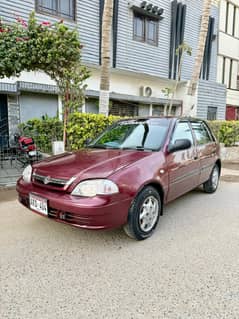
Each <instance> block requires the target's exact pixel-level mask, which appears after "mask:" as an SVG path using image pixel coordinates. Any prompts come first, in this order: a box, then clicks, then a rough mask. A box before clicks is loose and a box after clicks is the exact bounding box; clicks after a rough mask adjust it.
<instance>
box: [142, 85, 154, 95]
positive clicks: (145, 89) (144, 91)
mask: <svg viewBox="0 0 239 319" xmlns="http://www.w3.org/2000/svg"><path fill="white" fill-rule="evenodd" d="M139 90H140V96H145V97H150V96H151V95H152V93H153V90H152V88H151V87H150V86H141V87H140V89H139Z"/></svg>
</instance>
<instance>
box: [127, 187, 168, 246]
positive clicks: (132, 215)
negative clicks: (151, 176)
mask: <svg viewBox="0 0 239 319" xmlns="http://www.w3.org/2000/svg"><path fill="white" fill-rule="evenodd" d="M161 210H162V204H161V198H160V196H159V193H158V192H157V190H156V189H155V188H154V187H151V186H147V187H145V188H144V189H143V190H142V191H141V192H140V193H139V194H138V195H137V197H136V198H135V199H134V201H133V203H132V205H131V207H130V209H129V215H128V223H127V224H126V225H125V226H124V231H125V233H126V234H127V235H128V236H129V237H131V238H134V239H137V240H143V239H146V238H148V237H150V236H151V235H152V233H153V231H154V230H155V228H156V226H157V224H158V221H159V217H160V214H161Z"/></svg>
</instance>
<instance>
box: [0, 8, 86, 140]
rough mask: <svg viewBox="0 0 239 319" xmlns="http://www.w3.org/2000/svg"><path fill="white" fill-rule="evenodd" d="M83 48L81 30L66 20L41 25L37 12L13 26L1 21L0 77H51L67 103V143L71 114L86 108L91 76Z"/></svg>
mask: <svg viewBox="0 0 239 319" xmlns="http://www.w3.org/2000/svg"><path fill="white" fill-rule="evenodd" d="M81 48H82V46H81V44H80V41H79V34H78V32H77V30H71V29H69V28H68V27H67V26H66V25H64V24H63V21H62V20H61V21H59V22H57V23H53V24H51V23H50V22H48V21H43V22H41V23H38V22H37V20H36V18H35V13H34V12H32V13H31V14H30V17H29V20H28V22H26V21H24V20H23V19H22V18H20V17H18V18H17V19H16V22H15V23H13V24H11V25H8V24H6V23H4V22H3V21H1V20H0V78H3V77H5V76H7V77H10V76H19V75H20V74H21V72H22V71H23V70H25V71H37V70H42V71H44V72H45V73H46V74H48V75H49V76H50V77H51V78H52V79H53V80H54V81H55V82H56V83H57V85H58V87H59V93H60V95H61V98H62V100H63V102H64V133H63V139H64V141H66V126H67V121H68V115H69V114H70V112H72V111H75V110H78V109H79V107H80V106H81V105H82V101H83V98H84V89H85V85H84V84H83V82H84V80H85V79H86V78H88V77H89V72H88V70H87V69H86V67H85V66H83V65H82V64H81ZM61 139H62V138H61Z"/></svg>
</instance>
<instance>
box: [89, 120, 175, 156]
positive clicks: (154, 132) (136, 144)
mask: <svg viewBox="0 0 239 319" xmlns="http://www.w3.org/2000/svg"><path fill="white" fill-rule="evenodd" d="M169 123H170V121H169V120H167V119H158V120H156V119H152V120H125V121H121V122H118V123H116V124H115V125H114V126H112V127H111V128H109V129H107V130H106V131H105V132H103V133H102V134H101V135H100V136H99V138H97V139H96V140H95V141H93V142H92V143H90V144H89V147H97V148H116V149H117V148H118V149H145V150H158V149H159V148H160V147H161V146H162V143H163V141H164V139H165V136H166V133H167V131H168V126H169Z"/></svg>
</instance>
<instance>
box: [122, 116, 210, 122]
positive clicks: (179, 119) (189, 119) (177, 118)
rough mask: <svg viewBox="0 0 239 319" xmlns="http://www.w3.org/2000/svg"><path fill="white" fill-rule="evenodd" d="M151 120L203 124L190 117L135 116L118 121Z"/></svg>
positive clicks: (198, 119) (201, 120)
mask: <svg viewBox="0 0 239 319" xmlns="http://www.w3.org/2000/svg"><path fill="white" fill-rule="evenodd" d="M152 119H169V120H172V121H199V122H205V121H204V120H203V119H200V118H195V117H190V116H135V117H129V118H123V119H120V120H119V121H130V120H132V121H134V120H138V121H143V120H145V121H147V120H152Z"/></svg>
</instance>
